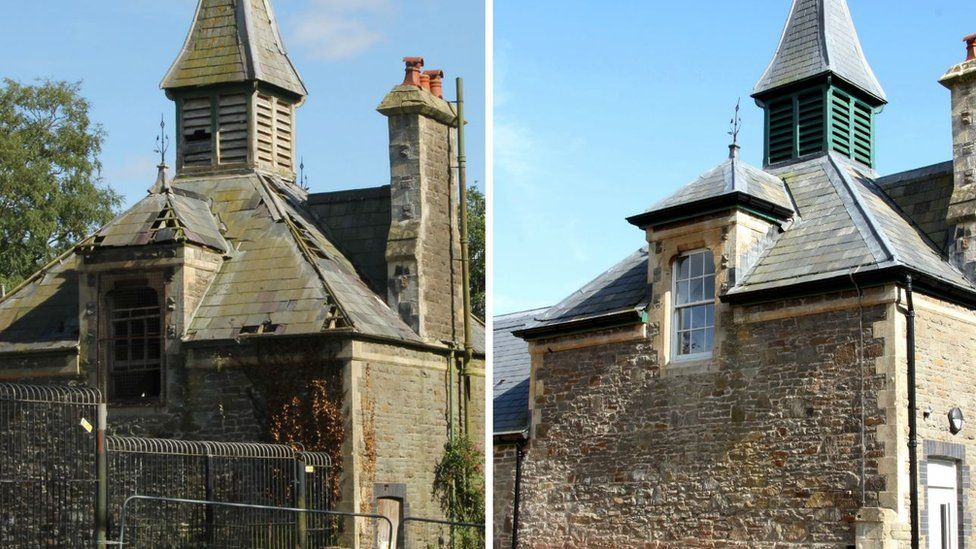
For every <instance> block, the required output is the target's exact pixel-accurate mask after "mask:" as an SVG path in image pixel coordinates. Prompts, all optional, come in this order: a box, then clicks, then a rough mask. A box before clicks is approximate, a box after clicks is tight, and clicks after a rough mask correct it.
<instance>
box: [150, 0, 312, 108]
mask: <svg viewBox="0 0 976 549" xmlns="http://www.w3.org/2000/svg"><path fill="white" fill-rule="evenodd" d="M253 81H259V82H265V83H267V84H271V85H272V86H276V87H278V88H280V89H282V90H285V91H288V92H291V93H293V94H296V95H299V96H303V97H304V96H306V95H308V92H307V91H306V90H305V85H304V84H303V83H302V79H301V77H300V76H299V75H298V71H297V70H295V67H294V65H292V63H291V60H290V59H289V58H288V52H287V51H285V46H284V43H283V42H282V40H281V35H280V34H279V32H278V23H277V21H276V20H275V16H274V12H273V11H272V9H271V6H270V4H269V3H268V2H267V1H266V0H200V3H199V4H198V5H197V12H196V16H195V17H194V19H193V26H192V27H190V32H189V33H188V34H187V37H186V42H185V43H184V44H183V49H182V50H181V51H180V54H179V56H178V57H177V58H176V61H175V62H174V63H173V66H172V67H170V69H169V71H168V72H167V73H166V76H165V77H164V78H163V82H162V84H161V85H160V87H162V88H163V89H167V90H169V89H177V88H187V87H195V86H211V85H214V84H230V83H243V82H253Z"/></svg>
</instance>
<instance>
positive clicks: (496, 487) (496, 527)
mask: <svg viewBox="0 0 976 549" xmlns="http://www.w3.org/2000/svg"><path fill="white" fill-rule="evenodd" d="M517 451H518V447H517V446H516V445H515V444H514V443H512V442H495V444H494V445H493V452H492V453H493V456H494V457H493V458H492V461H491V463H492V467H494V473H493V478H494V481H493V483H492V494H493V496H494V499H493V500H492V530H493V532H494V538H493V539H494V542H493V543H494V545H492V547H494V548H495V549H508V548H509V547H511V546H512V526H513V523H512V511H513V510H514V507H513V505H514V503H515V461H516V452H517Z"/></svg>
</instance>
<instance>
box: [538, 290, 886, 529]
mask: <svg viewBox="0 0 976 549" xmlns="http://www.w3.org/2000/svg"><path fill="white" fill-rule="evenodd" d="M888 295H889V294H886V293H884V292H883V291H881V290H879V291H878V292H875V293H871V294H869V295H868V296H866V297H865V298H864V299H861V300H859V299H858V298H857V295H856V294H854V293H853V292H852V293H848V294H838V295H833V296H828V297H820V298H808V299H797V300H791V301H788V302H780V303H774V304H767V305H762V306H757V307H750V308H746V309H742V308H740V309H736V310H735V311H729V310H725V311H724V312H723V313H722V315H723V318H721V323H720V325H721V326H723V327H724V328H723V329H724V330H725V333H724V334H723V337H721V338H716V339H717V340H719V341H721V347H720V348H719V349H718V350H717V351H716V355H715V356H716V357H717V358H716V359H715V360H713V361H711V363H710V364H706V365H702V366H701V367H700V368H695V369H694V370H687V369H681V368H669V367H668V366H667V365H664V364H663V361H662V360H661V356H662V353H661V350H660V349H657V348H654V347H653V346H652V344H651V341H654V340H655V334H654V333H653V330H651V332H650V333H647V332H645V331H644V330H637V329H634V328H625V329H618V330H615V331H609V332H603V333H598V334H591V335H589V336H575V337H572V338H565V339H563V340H558V339H555V340H549V341H538V342H534V343H533V344H532V345H531V350H532V354H533V356H532V360H533V380H532V396H531V397H530V399H531V405H532V408H533V411H532V414H533V418H532V421H533V427H532V431H533V436H532V442H531V445H530V450H529V453H528V456H527V458H526V461H525V464H524V471H523V475H524V476H523V479H524V484H523V492H522V493H523V502H524V504H523V507H522V517H523V520H522V526H521V530H520V532H521V534H520V537H521V539H522V540H523V546H525V547H547V546H553V545H558V546H563V547H584V546H585V547H626V546H649V547H675V548H677V547H717V546H741V547H760V548H761V547H847V546H849V545H853V544H854V543H855V521H856V515H857V513H858V511H859V509H861V508H862V507H871V508H876V507H878V506H879V505H880V504H879V500H880V497H881V495H882V493H883V492H884V491H885V490H886V488H887V482H888V480H887V479H886V477H885V476H884V475H883V474H882V471H881V470H880V468H881V464H880V463H879V461H880V460H879V458H880V457H883V456H884V453H885V445H884V441H882V440H880V435H879V428H883V427H884V425H885V423H886V422H887V421H889V416H888V415H887V410H886V409H885V407H884V406H885V403H882V402H879V399H878V395H879V393H880V391H881V390H882V389H884V388H885V387H886V386H887V385H886V384H888V383H889V379H888V377H887V376H886V374H885V371H884V369H883V368H882V367H881V366H880V363H881V360H882V358H883V357H884V356H885V354H886V349H885V341H884V339H883V338H882V336H883V335H884V334H887V333H888V332H889V330H888V328H887V327H888V325H889V321H890V318H889V317H890V315H891V311H890V309H891V308H890V307H889V305H888V304H887V303H886V302H885V300H886V299H887V296H888ZM590 345H592V346H590ZM862 417H863V418H864V420H863V422H862V420H861V418H862ZM862 426H863V428H862Z"/></svg>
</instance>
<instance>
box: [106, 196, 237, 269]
mask: <svg viewBox="0 0 976 549" xmlns="http://www.w3.org/2000/svg"><path fill="white" fill-rule="evenodd" d="M183 241H187V242H192V243H194V244H198V245H201V246H206V247H208V248H211V249H213V250H216V251H218V252H221V253H225V252H227V251H229V250H230V246H229V245H228V244H227V242H226V241H225V240H224V237H223V236H222V235H221V234H220V227H219V222H218V221H217V219H216V218H215V217H214V215H213V214H212V213H211V211H210V204H209V200H207V199H206V198H205V197H203V196H200V195H198V194H196V193H192V192H188V191H186V190H182V189H173V188H172V187H169V186H167V187H166V188H165V189H160V191H159V192H151V193H150V194H149V196H147V197H145V198H143V199H142V200H140V201H139V202H137V203H136V205H135V206H133V207H132V208H129V210H127V211H125V212H124V213H122V214H121V215H119V216H118V217H116V218H115V219H114V220H112V221H111V222H109V223H108V224H107V225H105V226H104V227H102V229H101V230H99V231H98V233H96V235H95V238H94V243H93V244H94V246H95V247H123V246H142V245H145V244H163V243H168V242H183Z"/></svg>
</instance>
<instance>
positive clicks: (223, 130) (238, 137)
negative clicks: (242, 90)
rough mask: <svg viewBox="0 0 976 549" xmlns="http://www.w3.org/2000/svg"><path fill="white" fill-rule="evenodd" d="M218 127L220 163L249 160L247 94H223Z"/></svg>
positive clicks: (218, 113)
mask: <svg viewBox="0 0 976 549" xmlns="http://www.w3.org/2000/svg"><path fill="white" fill-rule="evenodd" d="M218 105H219V109H218V112H217V128H218V132H219V135H220V139H219V143H220V163H221V164H239V163H244V162H247V96H246V95H244V94H234V95H221V96H220V98H219V100H218Z"/></svg>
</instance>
